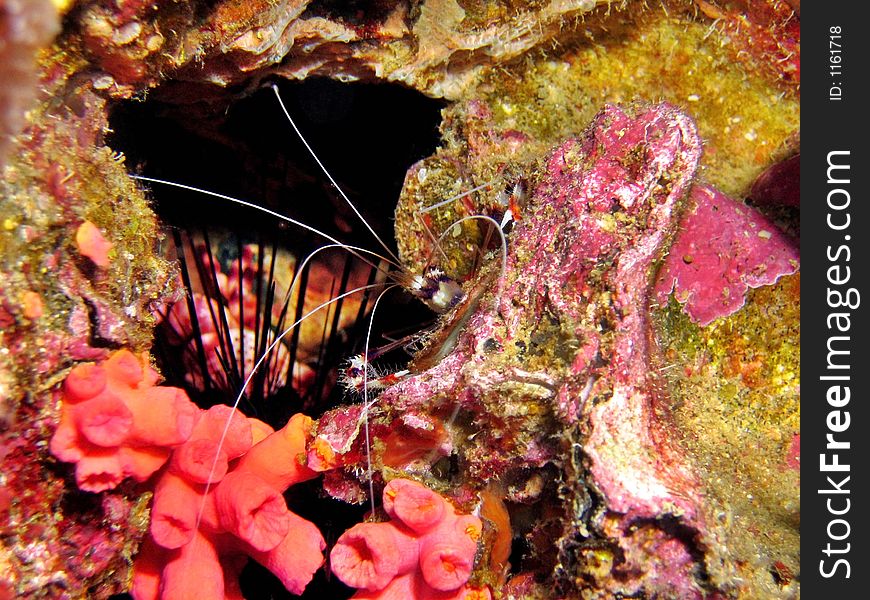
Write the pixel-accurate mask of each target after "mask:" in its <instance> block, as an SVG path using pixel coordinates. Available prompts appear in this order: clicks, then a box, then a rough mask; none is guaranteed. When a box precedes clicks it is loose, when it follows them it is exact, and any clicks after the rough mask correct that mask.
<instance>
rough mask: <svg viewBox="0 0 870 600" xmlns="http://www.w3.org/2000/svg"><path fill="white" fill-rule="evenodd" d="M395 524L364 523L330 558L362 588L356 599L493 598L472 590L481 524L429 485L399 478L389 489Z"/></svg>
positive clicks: (335, 567) (334, 566) (386, 502)
mask: <svg viewBox="0 0 870 600" xmlns="http://www.w3.org/2000/svg"><path fill="white" fill-rule="evenodd" d="M384 510H385V511H386V512H387V514H388V515H390V517H392V520H391V521H389V522H386V523H360V524H359V525H355V526H354V527H352V528H351V529H349V530H348V531H346V532H345V533H344V534H343V535H342V536H341V537H340V538H339V539H338V541H337V542H336V544H335V547H334V548H333V549H332V553H331V554H330V561H331V564H332V571H333V573H335V575H336V576H337V577H338V578H339V579H340V580H341V581H343V582H344V583H346V584H347V585H349V586H352V587H355V588H360V591H359V592H357V594H356V595H354V598H372V599H374V598H415V599H426V598H439V599H446V598H481V599H482V598H489V597H490V594H489V590H488V589H486V588H481V589H478V588H472V587H470V586H468V585H467V582H468V579H469V577H470V576H471V572H472V570H473V568H474V557H475V554H476V553H477V541H478V540H479V539H480V534H481V527H482V524H481V521H480V519H478V518H477V517H475V516H473V515H463V514H459V513H457V512H456V509H454V508H453V506H452V505H451V504H450V503H448V502H447V501H446V500H445V499H444V498H442V497H441V496H439V495H438V494H437V493H435V492H433V491H432V490H430V489H429V488H427V487H426V486H424V485H422V484H419V483H417V482H415V481H411V480H408V479H394V480H392V481H391V482H390V483H388V484H387V486H386V488H385V489H384Z"/></svg>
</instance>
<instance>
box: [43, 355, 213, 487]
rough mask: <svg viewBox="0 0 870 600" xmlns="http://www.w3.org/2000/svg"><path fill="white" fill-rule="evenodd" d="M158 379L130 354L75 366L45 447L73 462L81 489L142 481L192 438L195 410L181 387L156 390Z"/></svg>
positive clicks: (66, 382) (55, 454) (68, 377)
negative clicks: (56, 424) (51, 434)
mask: <svg viewBox="0 0 870 600" xmlns="http://www.w3.org/2000/svg"><path fill="white" fill-rule="evenodd" d="M157 378H158V375H157V373H156V372H155V371H154V370H153V369H152V368H151V367H150V366H148V363H147V362H146V361H145V360H144V359H140V358H139V357H137V356H136V355H135V354H133V353H132V352H130V351H129V350H118V351H117V352H115V353H114V354H112V355H111V356H110V357H109V358H108V359H106V360H105V361H103V362H101V363H85V364H80V365H78V366H76V367H75V368H73V370H72V371H71V372H70V374H69V375H68V376H67V378H66V380H65V381H64V384H63V388H62V391H61V394H62V401H63V404H62V408H61V417H60V425H59V426H58V428H57V430H56V431H55V433H54V436H52V438H51V442H50V444H49V449H50V450H51V453H52V454H54V456H56V457H57V458H59V459H60V460H62V461H65V462H74V463H76V483H77V484H78V486H79V488H80V489H82V490H86V491H89V492H102V491H104V490H108V489H112V488H114V487H116V486H117V485H118V484H119V483H121V481H122V480H123V479H124V478H125V477H132V478H134V479H136V480H137V481H144V480H146V479H147V478H148V477H150V476H151V475H152V474H153V473H154V472H155V471H157V469H159V468H160V467H162V466H163V464H164V463H165V462H166V461H167V459H168V458H169V456H170V453H171V450H172V447H173V446H177V445H178V444H181V443H182V442H184V441H185V440H186V439H187V438H188V436H190V433H191V431H192V430H193V426H194V423H195V420H196V415H197V413H198V412H199V409H197V408H196V406H195V405H194V404H193V403H192V402H191V401H190V400H189V399H188V397H187V395H186V394H185V393H184V391H183V390H180V389H178V388H173V387H158V386H155V385H154V384H155V383H156V382H157Z"/></svg>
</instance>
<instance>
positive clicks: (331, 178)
mask: <svg viewBox="0 0 870 600" xmlns="http://www.w3.org/2000/svg"><path fill="white" fill-rule="evenodd" d="M272 91H274V92H275V97H276V98H278V104H279V105H281V110H282V111H283V112H284V116H285V117H287V120H288V121H290V126H291V127H293V131H295V132H296V135H297V136H299V139H300V140H302V143H303V144H305V148H306V150H308V153H309V154H311V156H312V157H313V158H314V160H315V162H317V166H318V167H320V170H321V171H323V174H324V175H326V177H327V178H328V179H329V182H330V183H332V185H333V186H334V187H335V189H336V190H338V193H339V194H341V197H342V198H343V199H344V201H345V202H347V205H348V206H349V207H350V208H351V210H352V211H353V212H354V214H355V215H356V216H357V217H358V218H359V220H360V221H361V222H362V224H363V225H365V226H366V229H368V230H369V232H370V233H371V234H372V235H373V236H374V238H375V239H376V240H377V242H378V243H379V244H380V245H381V248H383V249H384V250H386V251H387V254H389V255H390V256H391V257H392V258H393V260H394V261H396V262H399V257H398V256H396V255H395V254H393V251H392V250H390V248H389V246H387V245H386V244H385V243H384V241H383V240H382V239H381V238H380V236H379V235H378V234H377V233H375V230H374V229H372V227H371V225H369V224H368V221H366V220H365V219H364V218H363V216H362V215H361V214H360V212H359V210H357V208H356V206H354V204H353V202H351V200H350V198H348V197H347V194H345V193H344V190H343V189H341V186H339V185H338V183H337V182H336V181H335V179H333V177H332V175H330V173H329V171H327V170H326V167H325V166H323V163H322V162H321V161H320V158H319V157H318V156H317V154H315V153H314V150H313V149H312V148H311V145H310V144H309V143H308V140H306V139H305V137H304V136H303V135H302V132H301V131H299V128H298V127H297V126H296V123H295V122H294V121H293V117H291V116H290V111H288V110H287V107H286V106H284V101H283V100H281V94H280V93H279V92H278V86H277V85H275V84H274V83H273V84H272Z"/></svg>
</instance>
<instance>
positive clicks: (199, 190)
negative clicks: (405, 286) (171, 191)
mask: <svg viewBox="0 0 870 600" xmlns="http://www.w3.org/2000/svg"><path fill="white" fill-rule="evenodd" d="M130 177H131V178H132V179H136V180H138V181H146V182H148V183H159V184H160V185H168V186H170V187H175V188H179V189H182V190H187V191H189V192H196V193H197V194H203V195H206V196H212V197H213V198H220V199H221V200H226V201H227V202H233V203H235V204H239V205H241V206H244V207H246V208H251V209H254V210H259V211H260V212H263V213H266V214H267V215H270V216H272V217H275V218H276V219H280V220H281V221H284V222H286V223H290V224H291V225H295V226H297V227H300V228H302V229H304V230H306V231H310V232H311V233H313V234H315V235H318V236H320V237H322V238H323V239H325V240H326V241H328V242H330V243H331V244H335V245H336V246H338V247H341V248H345V249H347V251H348V252H350V253H351V254H353V255H354V256H355V257H357V258H358V259H360V260H361V261H363V262H364V263H366V264H367V265H369V266H370V267H374V268H376V269H378V270H383V269H382V268H381V267H379V266H378V265H376V264H375V263H373V262H372V261H370V260H369V259H367V258H365V257H364V256H362V255H361V252H365V253H367V254H370V255H372V256H375V257H377V258H379V259H381V260H383V261H385V262H387V263H389V264H390V265H392V266H394V267H396V268H397V269H400V270H401V268H402V267H401V266H400V265H399V261H398V259H397V258H395V256H393V253H392V252H390V255H391V256H393V258H392V259H391V258H387V257H385V256H381V255H380V254H377V253H374V252H371V251H370V250H363V249H361V248H358V247H356V246H351V245H350V244H345V243H344V242H341V241H339V240H338V239H336V238H334V237H333V236H331V235H329V234H328V233H325V232H323V231H320V230H319V229H316V228H314V227H312V226H311V225H307V224H305V223H303V222H302V221H297V220H296V219H294V218H292V217H288V216H287V215H284V214H281V213H279V212H276V211H274V210H271V209H268V208H266V207H265V206H260V205H259V204H254V203H253V202H249V201H248V200H242V199H241V198H235V197H233V196H227V195H226V194H221V193H218V192H213V191H211V190H207V189H205V188H199V187H196V186H192V185H186V184H184V183H178V182H177V181H169V180H168V179H157V178H156V177H146V176H145V175H135V174H131V175H130Z"/></svg>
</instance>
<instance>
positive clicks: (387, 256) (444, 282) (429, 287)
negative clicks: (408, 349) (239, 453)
mask: <svg viewBox="0 0 870 600" xmlns="http://www.w3.org/2000/svg"><path fill="white" fill-rule="evenodd" d="M276 93H277V90H276ZM278 99H279V101H280V96H278ZM287 117H288V119H289V118H290V116H289V114H288V115H287ZM290 122H291V124H292V123H293V121H292V119H291V120H290ZM293 126H294V128H295V124H294V125H293ZM299 135H300V138H301V139H302V140H303V142H305V138H304V137H302V134H301V133H300V134H299ZM283 139H284V140H286V139H287V138H286V137H284V138H283ZM305 144H306V145H307V142H305ZM312 155H314V153H313V152H312ZM314 156H315V160H317V161H318V163H319V162H320V161H319V159H317V157H316V155H314ZM321 166H322V165H321ZM324 173H326V176H327V177H328V178H329V179H330V180H331V182H332V184H333V185H334V186H335V188H336V189H338V190H339V193H340V194H341V195H342V196H343V197H344V198H345V201H346V202H347V205H348V206H349V207H350V208H351V209H352V210H353V212H354V213H356V215H357V217H358V218H359V219H360V221H361V222H363V223H364V224H365V226H366V228H367V229H368V231H369V233H370V234H371V237H372V238H374V239H375V240H377V241H378V243H379V245H380V246H381V247H382V250H381V251H380V252H379V253H374V252H372V251H371V250H367V249H364V248H362V247H361V246H355V245H352V244H345V243H342V242H340V241H339V240H338V238H337V237H336V236H333V235H330V234H327V233H325V232H323V231H322V230H320V229H318V228H315V227H311V226H309V225H307V224H306V223H304V222H301V221H299V220H296V219H294V218H291V217H286V216H284V215H282V214H280V213H278V212H277V211H272V210H271V209H268V208H264V207H259V206H255V205H252V204H250V203H248V202H247V201H243V200H240V199H239V198H235V197H230V196H228V195H224V194H218V193H215V192H209V191H205V190H202V189H197V188H193V187H188V186H186V185H183V184H178V183H172V182H169V181H161V180H159V179H156V178H150V177H138V178H139V179H140V180H141V181H144V182H149V183H150V184H151V185H152V187H153V186H158V185H167V186H171V187H173V188H175V189H182V188H184V189H187V190H191V191H193V192H194V193H197V194H204V195H208V196H210V197H212V198H214V197H217V198H220V199H221V201H222V202H231V203H233V204H237V205H243V206H244V207H245V208H247V209H251V210H255V211H258V212H263V213H267V214H268V215H269V217H270V218H274V219H276V220H281V221H283V222H284V223H287V224H289V225H290V226H292V227H298V228H300V229H302V230H305V231H308V232H311V233H314V234H315V235H317V236H319V237H321V238H322V239H323V240H325V241H327V242H329V243H328V244H327V245H326V247H325V248H326V249H343V250H345V251H347V252H348V253H349V254H351V255H353V256H355V257H356V258H357V259H360V260H362V261H364V262H369V263H371V264H370V266H371V267H372V268H373V269H375V270H381V271H382V270H383V269H384V267H383V265H384V264H391V266H392V270H391V273H390V277H391V278H392V280H393V281H394V282H395V283H394V284H393V285H392V287H395V285H400V286H402V287H405V288H406V289H408V290H409V291H410V292H411V293H412V294H413V295H416V296H417V297H419V298H421V299H423V300H424V301H426V300H428V301H429V302H428V304H430V306H433V308H436V309H437V308H440V309H441V312H444V311H446V310H449V309H451V308H453V307H454V306H455V305H457V304H458V303H459V302H460V301H461V299H462V298H463V297H464V292H463V291H462V289H461V287H460V286H459V284H458V283H457V282H456V281H454V280H452V279H451V278H450V277H448V276H447V275H446V274H444V273H443V272H441V271H439V270H438V269H437V267H435V266H434V264H432V265H429V266H428V267H427V268H426V269H425V272H424V273H418V274H411V273H409V272H407V271H405V270H404V269H402V268H401V266H400V265H399V264H398V259H397V258H396V257H395V254H394V253H393V252H392V250H391V249H390V248H389V247H388V246H387V244H385V243H384V242H383V241H381V238H380V237H379V236H378V234H377V233H376V232H375V231H374V230H373V228H372V227H371V226H370V225H369V224H368V223H367V222H366V221H365V219H364V218H363V217H362V216H361V215H360V213H359V211H358V210H357V209H356V207H355V206H354V205H353V203H352V202H351V201H350V200H349V199H348V198H347V196H346V195H345V194H344V192H343V191H342V189H341V187H340V186H339V185H338V184H337V183H336V182H335V181H334V180H333V179H332V176H331V175H330V174H329V173H328V172H327V171H326V170H325V169H324ZM475 191H476V190H475ZM461 199H462V196H459V197H457V198H454V199H448V200H449V201H451V202H453V201H460V200H461ZM436 208H437V207H436ZM472 220H475V221H483V222H487V223H489V225H490V227H491V228H492V230H493V231H494V232H497V233H493V234H492V235H493V236H494V239H497V240H500V242H497V243H495V244H494V246H495V248H497V249H499V250H500V253H499V252H496V255H498V254H500V255H501V260H500V263H501V265H502V266H501V269H502V271H503V269H504V256H505V253H506V242H505V240H504V238H503V236H501V231H500V225H501V223H499V222H497V221H495V220H494V219H492V217H490V216H487V215H470V216H466V217H463V218H462V219H460V220H458V221H457V225H459V224H461V223H462V222H467V221H472ZM450 231H451V228H448V230H447V231H446V232H444V233H441V234H440V235H439V236H437V237H436V236H434V234H433V237H434V239H435V243H436V245H437V244H438V241H439V239H438V238H439V237H440V238H443V237H444V236H445V235H447V234H449V232H450ZM179 245H180V244H179ZM187 245H188V247H190V246H191V244H190V243H188V244H187ZM207 252H208V251H207ZM318 252H321V249H318V250H315V251H313V252H312V253H311V254H309V257H308V258H306V259H305V260H304V261H302V263H301V266H300V267H299V268H298V269H297V270H296V271H295V272H294V276H293V282H292V283H291V286H290V287H291V290H292V289H293V287H294V286H296V285H297V284H298V282H299V280H300V279H299V277H298V276H299V275H300V274H301V273H304V270H303V267H304V266H305V265H306V264H307V263H309V260H310V259H311V260H313V259H314V257H315V255H317V254H318ZM241 256H242V252H241V251H239V252H238V256H237V261H238V264H241V263H242V258H241ZM272 256H273V257H274V252H273V254H272ZM368 257H372V259H371V260H369V259H368ZM496 260H497V261H498V259H496ZM216 262H217V260H216V258H215V257H214V256H213V255H212V254H211V253H210V252H209V253H208V255H207V258H206V259H205V260H203V261H201V262H200V265H204V266H206V267H209V268H210V270H211V273H212V275H211V278H215V277H214V270H215V266H214V265H215V263H216ZM258 262H259V265H260V270H261V271H262V267H263V265H264V264H267V265H268V264H269V263H270V262H271V263H272V265H274V260H271V261H270V260H269V259H265V258H264V257H263V253H261V254H260V256H259V257H258ZM433 263H434V260H433ZM240 270H241V269H240ZM204 279H208V277H205V278H204ZM215 279H216V278H215ZM215 283H216V282H215ZM376 285H377V284H371V283H370V284H368V285H367V286H356V287H355V288H354V289H349V288H348V286H346V285H345V283H342V284H341V286H340V287H339V288H338V291H337V292H336V294H335V298H333V299H331V300H329V301H327V302H325V303H322V304H321V306H320V307H317V308H315V309H313V310H305V311H304V312H305V314H302V315H301V316H300V313H301V312H302V311H299V310H297V313H296V314H297V317H296V318H295V320H294V319H290V318H288V319H287V323H289V322H290V321H294V323H293V325H290V326H289V327H283V326H278V327H276V329H278V330H280V331H281V333H280V334H275V336H273V337H272V338H268V336H267V335H266V334H265V333H264V334H263V335H262V336H261V340H263V342H261V343H259V344H255V346H256V348H257V350H258V351H259V352H260V353H261V354H262V356H263V357H266V356H269V354H270V352H269V351H270V350H271V349H272V348H275V347H279V346H278V344H280V342H281V341H282V339H284V338H285V336H288V335H290V334H293V335H295V334H294V333H293V332H294V331H295V330H296V329H295V327H294V326H295V324H296V322H298V321H304V319H305V318H307V317H308V316H309V315H311V314H314V313H315V312H317V310H318V309H319V308H321V307H324V306H328V305H330V304H332V303H333V302H335V301H341V300H343V299H346V298H347V297H349V296H350V295H352V294H353V293H356V292H360V291H362V289H361V288H363V287H367V288H369V289H372V288H373V287H374V286H376ZM216 287H219V286H217V285H216ZM381 287H382V286H381ZM387 289H390V288H387ZM383 293H385V292H383ZM383 293H382V295H381V296H379V297H378V299H377V300H375V301H374V307H373V308H372V317H371V319H370V320H369V321H368V331H367V334H366V341H365V346H364V350H363V352H362V353H361V354H359V355H357V356H356V357H354V358H352V359H351V361H350V366H349V368H348V369H347V370H346V373H348V372H350V371H352V370H353V369H357V370H358V373H357V374H356V375H354V377H357V379H356V380H355V381H354V382H353V383H351V384H350V387H352V388H354V389H355V391H356V392H357V393H358V395H359V396H360V397H361V398H362V401H363V407H364V410H363V418H364V421H365V422H364V426H365V430H366V434H368V420H367V414H368V410H369V409H370V408H371V406H373V403H374V396H375V392H376V391H377V388H378V386H380V385H386V384H388V383H389V382H390V381H389V380H390V379H391V378H395V377H401V376H402V371H399V372H389V373H386V374H385V375H383V376H379V375H378V373H377V372H376V371H375V369H374V368H373V367H372V366H371V364H370V362H369V361H370V360H371V359H372V358H373V356H374V355H375V354H380V353H381V350H374V351H370V349H369V348H370V345H371V343H370V342H371V339H372V338H371V335H372V333H371V331H372V321H373V319H374V318H375V313H376V308H377V305H378V303H379V302H380V301H381V298H382V297H383ZM259 296H260V295H259V294H257V298H258V299H259ZM274 300H275V299H274V294H273V298H272V299H271V300H269V303H271V302H273V301H274ZM472 301H473V298H472ZM239 304H240V305H243V304H244V303H243V302H241V301H240V302H239ZM364 305H365V302H363V303H362V304H361V306H360V309H359V312H360V314H362V313H363V312H364ZM297 308H298V305H297ZM338 312H340V311H336V314H338ZM283 313H284V314H285V315H286V314H287V308H286V304H285V308H284V310H283ZM333 323H335V321H333ZM264 331H265V330H264ZM267 339H268V340H269V342H270V343H269V344H266V343H265V340H267ZM267 345H268V346H269V347H268V348H266V346H267ZM294 346H295V345H294ZM388 346H390V345H389V344H388ZM262 360H263V358H261V359H260V360H258V361H257V363H256V366H254V367H253V368H251V367H250V366H249V368H248V369H247V370H248V371H249V375H248V376H247V378H245V381H244V382H243V383H241V385H239V382H238V379H237V380H236V381H237V383H236V385H237V388H238V389H240V390H241V391H239V394H238V396H237V397H236V398H235V404H236V405H238V404H239V403H240V402H241V401H242V400H243V396H244V391H245V390H246V389H247V388H248V387H249V385H250V383H251V381H252V379H251V378H252V377H255V376H256V375H257V373H258V372H259V371H257V367H259V366H260V365H261V364H262ZM242 372H243V373H244V370H243V371H242ZM369 380H371V381H369ZM228 427H229V423H228V424H227V428H228ZM225 433H226V432H225ZM366 450H367V451H370V441H369V440H367V442H366ZM367 462H368V470H369V473H368V475H367V479H368V481H369V485H370V490H369V492H370V493H369V496H370V498H371V499H372V502H373V499H374V493H373V488H372V487H371V486H372V485H373V484H372V481H373V474H372V472H371V470H372V465H371V457H369V458H368V461H367ZM372 507H374V505H372Z"/></svg>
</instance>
